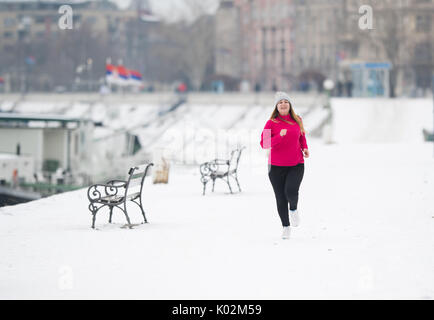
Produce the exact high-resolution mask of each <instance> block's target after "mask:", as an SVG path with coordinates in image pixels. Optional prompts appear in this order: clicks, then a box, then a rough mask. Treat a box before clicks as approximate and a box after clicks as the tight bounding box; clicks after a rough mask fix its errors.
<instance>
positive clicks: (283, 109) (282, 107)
mask: <svg viewBox="0 0 434 320" xmlns="http://www.w3.org/2000/svg"><path fill="white" fill-rule="evenodd" d="M289 108H290V107H289V101H288V100H280V101H279V102H278V103H277V111H279V113H280V115H282V116H287V115H288V114H289Z"/></svg>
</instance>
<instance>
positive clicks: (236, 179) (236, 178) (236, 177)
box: [235, 175, 241, 192]
mask: <svg viewBox="0 0 434 320" xmlns="http://www.w3.org/2000/svg"><path fill="white" fill-rule="evenodd" d="M235 181H236V182H237V185H238V189H239V190H240V192H241V187H240V183H239V182H238V176H237V175H235Z"/></svg>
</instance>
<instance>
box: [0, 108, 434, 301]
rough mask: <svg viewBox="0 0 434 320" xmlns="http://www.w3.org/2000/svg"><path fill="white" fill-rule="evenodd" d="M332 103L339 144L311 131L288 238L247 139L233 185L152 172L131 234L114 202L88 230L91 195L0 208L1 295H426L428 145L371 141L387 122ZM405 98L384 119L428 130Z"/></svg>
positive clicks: (433, 263)
mask: <svg viewBox="0 0 434 320" xmlns="http://www.w3.org/2000/svg"><path fill="white" fill-rule="evenodd" d="M336 103H337V104H335V103H334V106H333V107H335V106H337V107H336V108H335V109H333V111H334V115H335V122H334V124H333V127H334V129H335V130H336V131H334V136H333V138H334V140H336V141H337V142H339V143H335V144H324V143H323V142H322V141H321V140H317V139H312V138H310V139H309V137H308V144H309V149H310V153H311V157H310V158H308V159H306V160H305V176H304V179H303V182H302V185H301V188H300V200H299V211H300V213H301V225H300V227H298V228H294V229H293V230H292V231H293V232H292V234H291V239H290V240H281V239H280V235H281V232H282V228H281V226H280V220H279V218H278V215H277V211H276V205H275V199H274V194H273V192H272V188H271V185H270V183H269V181H268V177H267V157H266V151H264V150H260V147H259V136H256V139H251V140H252V142H251V144H249V145H248V148H247V149H246V150H245V153H244V154H243V155H242V157H241V162H240V173H239V180H240V185H241V188H242V192H241V193H235V194H233V195H231V194H229V193H228V188H227V186H226V185H225V183H224V182H223V181H221V180H219V181H217V182H216V187H215V192H214V193H212V192H211V185H208V187H207V194H206V195H205V196H202V184H201V183H200V174H199V169H198V166H191V167H187V166H179V165H172V166H171V169H170V170H171V171H170V175H169V184H167V185H153V184H152V181H151V180H152V179H151V177H150V176H149V177H147V180H146V181H145V187H144V197H143V200H144V207H145V211H146V214H147V218H148V221H149V222H150V223H149V224H143V225H140V226H138V227H136V228H134V229H132V230H129V229H123V228H121V226H122V225H123V224H124V223H125V222H126V221H125V217H124V216H123V214H122V212H121V211H115V213H114V215H113V221H114V223H113V224H111V225H110V224H108V212H107V211H105V212H103V211H102V212H100V213H99V214H98V216H97V222H96V225H97V228H98V230H92V229H91V228H90V225H91V215H90V212H89V211H88V208H87V206H88V200H87V195H86V192H87V190H78V191H74V192H70V193H64V194H61V195H56V196H52V197H50V198H45V199H41V200H38V201H34V202H30V203H26V204H21V205H17V206H11V207H3V208H0V237H1V241H0V253H1V256H2V259H1V260H0V299H47V298H54V299H433V298H434V272H433V271H434V250H433V248H434V236H433V234H434V197H432V190H434V188H433V187H434V186H433V184H434V166H433V161H434V158H433V145H432V144H431V143H425V142H423V141H422V140H421V137H420V139H418V138H417V137H418V135H416V134H414V135H411V139H408V138H407V136H406V137H404V136H399V139H398V138H396V139H393V140H392V139H389V138H392V135H391V136H389V137H386V138H387V139H385V140H386V141H382V140H381V139H376V140H373V139H371V137H372V136H373V135H371V134H372V131H373V130H379V133H380V135H383V134H386V133H387V134H388V132H390V131H389V130H386V131H381V130H380V127H377V126H373V127H372V128H373V129H372V128H371V127H364V126H362V125H360V126H354V123H357V122H356V121H353V120H354V118H357V117H358V119H359V120H360V122H363V121H365V119H364V118H362V116H363V115H366V116H367V115H368V114H371V113H368V112H366V113H363V112H360V108H364V103H361V102H359V101H356V100H355V101H354V102H353V104H352V103H348V102H347V103H346V106H347V107H348V106H349V107H348V108H352V109H351V110H352V111H353V112H351V113H350V112H348V110H344V109H343V107H342V108H339V106H338V104H339V102H336ZM382 105H383V104H382ZM409 105H410V104H407V107H403V108H402V109H400V110H401V111H402V112H405V117H406V118H407V119H409V120H408V121H406V120H397V119H398V117H396V118H394V119H395V120H394V121H390V122H386V123H385V125H387V126H388V127H389V128H390V130H391V131H392V132H399V131H400V130H403V131H404V132H412V130H413V129H414V130H415V132H420V131H421V126H425V125H428V123H427V122H426V121H425V119H422V118H421V117H423V118H425V117H426V116H427V115H426V114H427V112H426V110H427V108H428V104H427V103H426V102H425V101H422V102H418V103H415V105H417V106H418V107H417V108H419V109H412V110H420V112H416V111H414V112H415V113H416V114H415V115H413V114H412V112H410V111H409V110H407V109H408V108H410V106H409ZM252 108H253V110H255V108H256V107H252ZM371 108H372V109H373V110H374V109H380V108H381V105H378V106H377V107H376V108H374V107H371ZM411 108H414V107H413V104H412V106H411ZM263 110H265V109H263ZM424 110H425V111H424ZM374 111H375V110H374ZM377 111H378V110H377ZM341 112H346V117H343V115H341V114H340V113H341ZM424 112H425V113H424ZM237 114H238V113H234V115H237ZM255 114H257V117H261V119H260V120H256V121H257V122H258V123H259V124H258V126H259V128H254V127H249V129H250V130H253V129H256V130H258V131H259V132H260V130H262V127H263V124H264V123H262V121H263V120H266V118H267V117H268V116H269V113H268V112H267V113H266V115H264V114H262V113H261V112H260V111H259V110H256V111H255ZM353 114H354V118H352V115H353ZM417 114H420V117H419V118H418V117H417ZM431 115H432V114H431ZM249 117H252V118H251V119H249V121H248V123H249V124H250V123H252V122H255V120H254V119H253V116H251V115H249ZM384 117H386V116H384ZM191 118H192V119H193V120H194V119H195V117H194V116H192V117H191ZM262 118H264V119H262ZM246 119H247V118H246ZM256 119H257V118H256ZM343 119H346V120H347V121H343ZM382 120H384V118H382ZM303 121H304V122H306V121H307V122H308V121H309V120H308V119H305V118H303ZM345 126H346V127H347V129H346V130H344V127H345ZM395 126H399V128H396V127H395ZM179 128H180V129H181V127H179ZM353 131H357V132H353ZM255 132H256V131H255ZM338 133H339V134H338ZM344 133H345V134H344ZM363 135H365V136H366V140H363V139H361V138H360V137H363ZM350 136H351V137H352V138H351V139H354V140H351V139H350V138H349V137H350ZM359 142H360V143H359ZM390 142H393V143H390ZM126 171H127V170H126ZM233 186H234V189H235V190H236V184H233ZM130 208H131V209H130V211H129V212H130V218H131V221H132V222H133V223H138V222H141V221H142V217H141V214H140V212H139V210H137V208H135V207H134V206H130Z"/></svg>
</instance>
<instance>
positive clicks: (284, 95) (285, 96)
mask: <svg viewBox="0 0 434 320" xmlns="http://www.w3.org/2000/svg"><path fill="white" fill-rule="evenodd" d="M280 100H286V101H288V102H289V103H291V102H290V101H289V96H288V94H287V93H285V92H282V91H278V92H276V94H275V95H274V106H277V104H278V103H279V101H280Z"/></svg>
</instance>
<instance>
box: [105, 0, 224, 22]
mask: <svg viewBox="0 0 434 320" xmlns="http://www.w3.org/2000/svg"><path fill="white" fill-rule="evenodd" d="M112 1H114V2H116V3H117V4H118V5H119V7H120V8H126V7H127V6H128V5H129V4H130V2H131V1H130V0H112ZM198 1H199V2H201V3H206V2H207V3H208V8H209V12H214V11H215V10H216V9H217V7H218V2H219V0H198ZM149 2H150V4H151V7H152V10H153V12H154V14H156V15H158V16H161V17H163V18H164V19H167V20H168V21H176V20H179V19H180V18H182V17H188V16H189V15H190V14H189V10H188V8H187V7H186V5H185V2H184V0H149Z"/></svg>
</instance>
